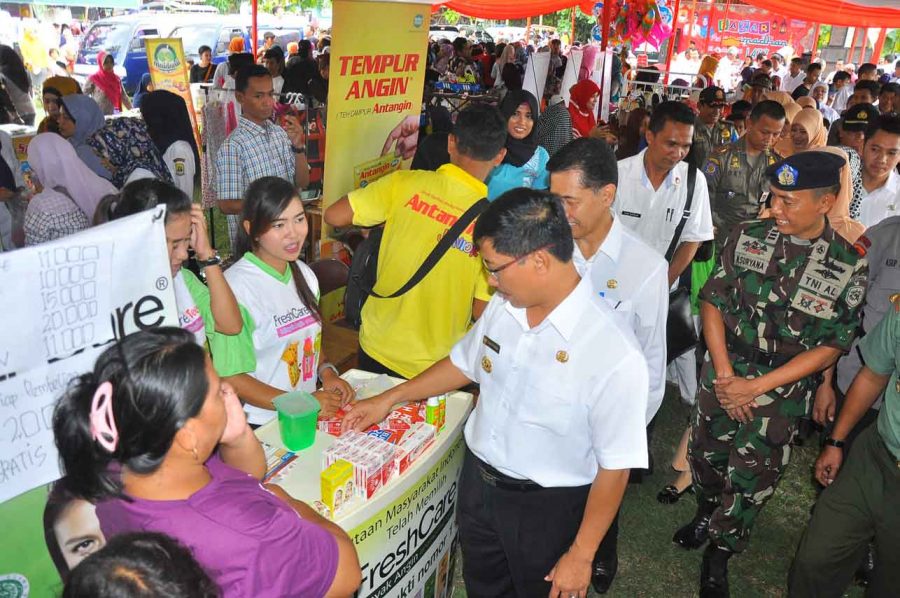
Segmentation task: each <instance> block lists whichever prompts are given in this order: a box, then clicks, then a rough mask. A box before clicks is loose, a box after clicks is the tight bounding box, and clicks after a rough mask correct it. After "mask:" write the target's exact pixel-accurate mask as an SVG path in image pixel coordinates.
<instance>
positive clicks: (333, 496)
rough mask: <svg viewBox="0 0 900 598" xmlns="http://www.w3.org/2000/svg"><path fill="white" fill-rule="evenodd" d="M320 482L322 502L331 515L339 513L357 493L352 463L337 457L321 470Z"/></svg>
mask: <svg viewBox="0 0 900 598" xmlns="http://www.w3.org/2000/svg"><path fill="white" fill-rule="evenodd" d="M321 483H322V503H323V504H324V505H325V506H326V507H327V508H328V510H329V511H330V512H331V514H332V516H337V515H339V514H340V513H341V511H342V510H343V508H344V507H345V506H346V505H347V504H348V503H351V502H353V498H354V496H355V495H356V494H357V492H356V487H355V484H356V481H355V480H354V468H353V464H352V463H351V462H349V461H345V460H343V459H338V460H337V461H335V462H334V463H332V464H331V465H329V466H328V467H327V468H326V469H325V470H324V471H322V476H321Z"/></svg>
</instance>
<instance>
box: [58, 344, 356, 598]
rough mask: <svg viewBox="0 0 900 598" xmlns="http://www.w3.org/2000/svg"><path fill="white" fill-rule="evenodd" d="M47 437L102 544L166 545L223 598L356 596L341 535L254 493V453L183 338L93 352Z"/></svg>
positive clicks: (350, 557)
mask: <svg viewBox="0 0 900 598" xmlns="http://www.w3.org/2000/svg"><path fill="white" fill-rule="evenodd" d="M53 432H54V435H55V437H56V446H57V448H58V449H59V454H60V457H61V459H62V464H63V469H64V471H65V473H66V475H68V476H69V480H70V486H71V488H72V490H73V491H74V492H75V493H77V494H78V495H80V496H82V497H84V498H85V499H87V500H91V501H93V502H96V503H97V517H98V518H99V520H100V526H101V528H102V530H103V533H104V535H105V536H106V537H107V538H111V537H112V536H114V535H115V534H119V533H123V532H132V531H155V532H161V533H165V534H168V535H170V536H172V537H174V538H176V539H178V540H179V541H181V542H182V543H183V544H185V545H186V546H188V547H189V548H190V549H191V550H192V551H193V554H194V556H195V557H196V559H197V561H198V562H199V563H200V564H201V565H202V566H203V567H204V569H206V571H207V572H208V573H209V574H210V576H211V577H212V578H213V579H214V580H215V582H216V583H217V584H218V585H219V587H220V588H221V589H222V595H223V596H224V597H225V598H238V597H245V596H246V597H254V598H265V597H272V598H274V597H276V596H304V597H305V596H329V597H331V596H335V597H337V596H349V595H351V594H352V593H353V592H354V591H355V590H356V588H357V587H358V586H359V583H360V569H359V561H358V558H357V555H356V550H355V548H354V546H353V543H352V541H351V540H350V539H349V538H348V537H347V535H346V534H345V533H344V532H343V530H341V529H340V528H339V527H337V526H336V525H335V524H333V523H331V522H328V521H326V520H325V519H323V518H321V517H320V516H319V515H318V514H316V513H315V511H313V510H312V509H311V508H310V507H309V506H307V505H305V504H303V503H301V502H299V501H296V500H294V499H292V498H290V497H289V496H288V495H287V494H286V493H285V492H284V491H283V490H282V489H281V488H279V487H277V486H269V487H268V489H267V488H264V487H263V486H261V485H260V482H259V480H260V479H261V478H262V476H263V474H264V472H265V458H264V455H263V450H262V447H261V446H260V444H259V442H258V441H257V439H256V437H255V436H254V435H253V433H252V432H251V430H250V427H249V426H248V425H247V421H246V418H245V416H244V412H243V409H242V408H241V404H240V401H239V400H238V398H237V395H236V394H235V393H234V390H233V389H231V387H229V386H228V385H227V384H222V383H221V382H220V381H219V377H218V376H217V375H216V372H215V370H214V369H213V367H212V364H211V362H210V360H209V358H208V357H207V356H206V354H205V352H204V351H203V349H202V348H201V347H200V346H199V345H197V344H196V343H195V342H194V340H193V336H192V335H191V334H190V333H189V332H186V331H184V330H181V329H179V328H157V329H154V330H148V331H144V332H139V333H136V334H132V335H130V336H127V337H125V338H124V339H123V340H122V341H120V342H119V343H117V344H116V345H113V346H112V347H110V348H109V349H107V350H106V351H104V352H103V354H102V355H100V357H99V358H98V359H97V363H96V364H95V366H94V371H93V372H92V373H88V374H84V375H82V376H79V377H77V378H75V379H74V380H73V381H72V382H71V383H70V386H69V389H68V391H67V392H66V394H65V395H64V396H63V397H62V398H60V400H59V402H58V403H57V405H56V410H55V412H54V415H53Z"/></svg>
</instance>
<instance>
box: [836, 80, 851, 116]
mask: <svg viewBox="0 0 900 598" xmlns="http://www.w3.org/2000/svg"><path fill="white" fill-rule="evenodd" d="M850 78H851V77H850V73H848V72H847V71H838V72H836V73H835V74H834V79H833V81H832V84H833V85H834V91H833V92H832V93H831V97H832V100H831V107H832V108H834V111H835V112H837V113H838V114H840V113H841V112H843V111H844V110H846V109H847V101H848V100H849V99H850V96H851V95H853V83H851V81H850Z"/></svg>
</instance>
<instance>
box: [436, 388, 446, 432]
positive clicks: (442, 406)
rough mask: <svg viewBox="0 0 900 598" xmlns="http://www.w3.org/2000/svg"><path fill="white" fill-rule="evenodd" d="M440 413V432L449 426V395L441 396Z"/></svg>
mask: <svg viewBox="0 0 900 598" xmlns="http://www.w3.org/2000/svg"><path fill="white" fill-rule="evenodd" d="M438 412H439V413H440V417H439V420H438V421H439V422H440V425H439V426H438V432H440V431H441V430H443V429H444V426H445V425H446V424H447V395H441V396H440V399H439V406H438Z"/></svg>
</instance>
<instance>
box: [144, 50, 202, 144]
mask: <svg viewBox="0 0 900 598" xmlns="http://www.w3.org/2000/svg"><path fill="white" fill-rule="evenodd" d="M145 47H146V48H147V64H148V65H149V66H150V80H151V81H152V82H153V89H154V90H158V89H164V90H166V91H171V92H172V93H174V94H175V95H178V96H181V97H182V98H183V99H184V101H185V103H187V107H188V114H189V115H190V116H191V126H193V127H194V136H195V137H196V141H197V147H198V148H200V147H203V144H202V143H200V134H199V128H198V126H197V113H196V112H195V111H194V99H193V97H192V96H191V84H190V76H189V70H188V65H187V62H185V60H184V46H183V45H182V43H181V38H173V37H157V38H147V39H146V41H145Z"/></svg>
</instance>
